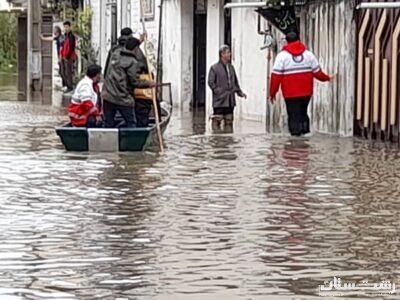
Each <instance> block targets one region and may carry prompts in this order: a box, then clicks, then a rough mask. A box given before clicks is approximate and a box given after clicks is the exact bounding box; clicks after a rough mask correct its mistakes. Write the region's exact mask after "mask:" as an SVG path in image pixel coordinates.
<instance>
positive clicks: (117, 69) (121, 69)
mask: <svg viewBox="0 0 400 300" xmlns="http://www.w3.org/2000/svg"><path fill="white" fill-rule="evenodd" d="M139 70H140V64H139V63H138V61H137V60H136V58H135V56H134V55H133V53H131V52H129V51H127V50H125V49H124V50H119V51H116V52H115V53H114V54H113V56H112V60H111V61H110V65H109V67H108V74H107V77H106V79H105V81H104V86H103V91H102V97H103V99H104V100H106V101H108V102H111V103H114V104H117V105H123V106H133V105H134V104H135V100H134V98H133V93H134V90H135V89H136V88H148V87H149V82H148V81H143V80H139Z"/></svg>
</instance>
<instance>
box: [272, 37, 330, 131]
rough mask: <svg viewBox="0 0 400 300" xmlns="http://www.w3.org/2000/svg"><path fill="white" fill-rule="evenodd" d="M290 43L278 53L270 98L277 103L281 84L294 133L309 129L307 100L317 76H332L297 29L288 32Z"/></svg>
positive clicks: (324, 77)
mask: <svg viewBox="0 0 400 300" xmlns="http://www.w3.org/2000/svg"><path fill="white" fill-rule="evenodd" d="M286 41H287V45H286V46H285V47H283V50H282V51H281V52H280V53H279V54H278V56H277V57H276V60H275V64H274V68H273V70H272V76H271V85H270V89H269V91H270V92H269V93H270V96H269V100H270V101H271V102H272V103H274V101H275V96H276V93H277V92H278V90H279V87H281V89H282V94H283V97H284V98H285V103H286V108H287V113H288V117H289V131H290V134H291V135H292V136H301V135H304V134H307V133H309V132H310V119H309V118H308V115H307V108H308V104H309V103H310V99H311V97H312V94H313V88H314V78H316V79H318V80H319V81H329V80H331V79H332V78H333V77H334V75H333V76H329V75H327V74H325V73H324V72H323V71H322V70H321V67H320V65H319V63H318V60H317V58H316V57H315V55H314V54H313V53H312V52H310V51H308V50H307V49H306V47H305V45H304V44H303V43H302V42H300V40H299V37H298V35H297V33H294V32H291V33H288V34H287V35H286Z"/></svg>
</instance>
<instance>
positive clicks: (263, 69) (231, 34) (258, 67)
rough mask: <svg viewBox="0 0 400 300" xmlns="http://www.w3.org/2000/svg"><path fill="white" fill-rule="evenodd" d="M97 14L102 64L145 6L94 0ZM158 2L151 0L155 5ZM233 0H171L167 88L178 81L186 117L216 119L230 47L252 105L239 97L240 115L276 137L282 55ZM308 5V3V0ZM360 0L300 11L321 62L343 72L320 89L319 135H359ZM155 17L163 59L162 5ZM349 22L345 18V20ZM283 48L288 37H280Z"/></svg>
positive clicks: (166, 27) (280, 124) (280, 123)
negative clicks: (218, 77)
mask: <svg viewBox="0 0 400 300" xmlns="http://www.w3.org/2000/svg"><path fill="white" fill-rule="evenodd" d="M86 2H87V3H86V4H87V5H91V6H92V8H93V11H94V15H93V44H94V46H95V47H96V48H98V49H99V61H100V62H101V64H102V65H104V64H105V60H106V57H107V53H108V51H109V49H110V48H111V45H112V43H113V41H115V40H116V38H117V37H118V35H119V31H120V29H121V28H123V27H125V26H130V27H132V28H133V29H134V30H137V31H138V32H141V31H142V25H141V23H140V1H139V0H104V1H98V0H97V1H96V0H90V1H86ZM150 2H151V1H150ZM230 2H245V1H228V0H165V1H163V7H162V22H161V23H162V24H161V25H162V26H161V35H160V36H161V37H162V40H161V44H160V45H161V47H162V51H161V53H162V74H163V81H164V82H171V83H172V89H173V91H172V92H173V98H174V102H175V104H176V105H177V106H178V107H179V108H180V109H181V111H188V110H190V109H192V108H196V107H200V106H204V105H205V106H206V110H207V116H208V115H209V114H210V113H211V92H210V90H209V89H208V87H207V85H206V83H207V73H208V69H209V67H210V66H211V65H212V64H214V63H215V62H217V61H218V49H219V47H220V45H222V44H229V45H230V46H231V47H232V52H233V64H234V65H235V67H236V70H237V73H238V77H239V81H240V84H241V86H242V88H243V90H244V91H245V92H246V93H247V95H248V99H247V100H244V99H239V101H238V107H237V110H236V117H237V118H241V119H248V120H254V121H259V122H262V123H264V124H265V125H266V126H267V128H269V130H271V131H273V132H282V131H285V130H286V127H287V125H286V123H287V121H286V119H287V118H286V110H285V109H284V103H283V101H278V103H277V104H275V105H273V106H272V105H270V104H269V103H267V101H266V99H267V93H268V84H269V82H268V78H269V74H270V70H271V67H272V64H273V60H274V56H275V55H276V51H269V50H268V49H264V50H261V47H262V45H263V44H264V35H262V34H260V32H259V30H258V29H261V30H263V29H264V28H266V27H267V24H266V22H265V21H264V20H263V19H260V17H259V15H258V14H257V13H256V12H255V9H254V8H240V9H239V8H238V9H232V10H228V9H224V5H225V4H227V3H230ZM302 2H303V3H304V2H306V1H302ZM353 2H354V1H353V0H334V1H328V0H326V1H312V2H311V3H309V4H306V5H303V6H300V7H299V8H298V17H299V24H300V32H301V36H302V39H303V40H304V41H305V42H306V43H307V44H308V46H309V47H310V50H312V51H314V52H315V53H316V55H317V56H318V57H319V58H320V62H321V65H322V67H323V68H324V69H325V70H326V71H327V72H329V73H338V77H337V79H336V80H335V82H333V83H332V84H318V85H317V86H316V89H315V92H316V93H315V97H314V99H313V100H314V101H313V103H312V105H311V106H310V115H311V119H312V123H313V128H314V130H315V131H319V132H324V133H334V134H341V135H344V136H349V135H352V133H353V103H354V80H353V77H354V64H353V62H354V60H355V48H356V46H355V43H354V41H355V24H354V22H353V21H352V19H353V18H352V14H353V8H354V3H353ZM154 3H155V6H154V15H155V17H154V19H153V20H150V21H148V22H146V27H147V31H148V34H149V40H150V42H151V44H152V50H151V51H150V52H151V53H152V54H153V56H155V54H156V53H157V45H158V37H159V20H160V16H161V14H160V4H161V0H154ZM343 16H345V17H343ZM274 37H275V40H276V41H277V44H278V49H279V48H280V47H281V45H282V36H281V34H280V33H279V32H277V31H274Z"/></svg>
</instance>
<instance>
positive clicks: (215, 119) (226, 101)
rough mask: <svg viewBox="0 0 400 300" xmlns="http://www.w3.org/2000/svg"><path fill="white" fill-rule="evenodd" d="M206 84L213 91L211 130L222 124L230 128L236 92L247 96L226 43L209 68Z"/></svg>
mask: <svg viewBox="0 0 400 300" xmlns="http://www.w3.org/2000/svg"><path fill="white" fill-rule="evenodd" d="M208 86H209V87H210V88H211V90H212V93H213V111H214V114H213V116H212V127H213V130H218V129H221V127H222V124H223V126H224V127H225V128H226V129H231V128H232V125H233V113H234V109H235V106H236V99H235V98H236V94H237V95H238V96H239V97H243V98H245V99H246V98H247V96H246V94H245V93H244V92H243V91H242V90H241V88H240V86H239V81H238V79H237V76H236V71H235V68H234V67H233V66H232V64H231V50H230V48H229V46H227V45H223V46H222V47H221V48H220V50H219V62H218V63H216V64H215V65H213V66H212V67H211V69H210V72H209V75H208Z"/></svg>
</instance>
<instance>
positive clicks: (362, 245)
mask: <svg viewBox="0 0 400 300" xmlns="http://www.w3.org/2000/svg"><path fill="white" fill-rule="evenodd" d="M10 115H13V116H15V118H13V119H10V117H9V116H10ZM200 119H201V120H202V121H201V122H202V123H200V125H193V123H192V120H193V117H192V116H191V115H184V114H180V113H178V112H176V115H175V118H174V119H173V123H172V124H171V126H170V128H168V131H167V134H166V138H165V140H166V144H167V151H166V153H165V154H164V155H162V156H160V155H157V154H154V153H135V154H86V153H67V152H65V151H64V150H63V149H62V147H61V146H60V142H59V140H58V138H57V136H56V135H55V134H54V131H53V127H54V126H55V125H56V124H60V123H62V122H63V121H65V115H64V112H63V111H62V110H57V109H54V108H50V107H46V106H39V105H26V104H23V103H9V102H1V103H0V129H1V139H0V168H1V172H0V228H1V231H0V239H1V241H2V243H1V245H0V266H1V273H0V287H1V288H0V299H93V298H96V297H97V298H99V299H117V298H120V299H185V300H186V299H320V298H319V297H318V286H319V285H320V284H323V282H324V281H325V280H330V279H331V278H332V277H333V276H339V277H341V278H342V280H344V281H347V282H349V281H353V282H357V281H361V280H362V279H368V280H369V281H370V282H379V281H380V280H383V279H388V280H392V282H393V281H394V282H396V283H397V282H398V279H399V272H398V269H399V266H398V263H397V254H398V252H399V249H400V247H399V242H398V239H397V228H398V227H399V225H400V224H399V222H400V221H399V220H400V218H399V217H400V216H399V211H400V209H399V208H400V207H399V205H398V201H397V200H398V199H399V196H400V192H399V190H398V186H399V183H400V182H399V179H398V176H397V169H398V168H397V165H398V164H399V156H398V154H397V152H396V151H394V150H390V149H382V148H378V147H375V148H373V147H371V146H370V145H369V144H367V143H364V142H361V141H358V140H353V139H338V138H334V137H325V136H315V137H313V138H310V139H296V138H288V137H281V136H267V135H265V134H258V133H256V134H255V133H251V132H252V131H253V132H257V131H258V129H257V128H256V129H254V130H253V129H252V127H248V128H244V126H243V125H242V124H238V125H239V126H241V127H240V130H238V131H236V130H235V133H233V134H226V133H225V134H206V131H205V121H204V118H200ZM259 126H261V127H262V125H259ZM379 297H380V298H382V299H383V298H384V299H397V295H392V296H385V297H384V296H382V297H381V296H378V297H376V296H374V297H371V298H373V299H379ZM354 298H358V299H365V298H368V296H358V297H357V296H354V297H352V299H354ZM343 299H346V298H345V297H344V298H343Z"/></svg>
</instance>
